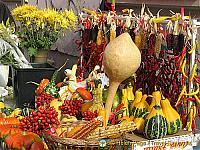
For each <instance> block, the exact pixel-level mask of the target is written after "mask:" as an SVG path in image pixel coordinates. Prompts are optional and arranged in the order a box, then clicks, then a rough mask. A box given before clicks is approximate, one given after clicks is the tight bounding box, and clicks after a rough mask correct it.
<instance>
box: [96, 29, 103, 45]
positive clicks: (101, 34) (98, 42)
mask: <svg viewBox="0 0 200 150" xmlns="http://www.w3.org/2000/svg"><path fill="white" fill-rule="evenodd" d="M102 42H103V31H102V30H101V29H99V31H98V34H97V45H101V44H102Z"/></svg>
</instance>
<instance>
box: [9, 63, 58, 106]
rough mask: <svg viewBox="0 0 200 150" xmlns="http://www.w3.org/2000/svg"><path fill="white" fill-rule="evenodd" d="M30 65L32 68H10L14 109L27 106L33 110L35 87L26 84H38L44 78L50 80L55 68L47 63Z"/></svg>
mask: <svg viewBox="0 0 200 150" xmlns="http://www.w3.org/2000/svg"><path fill="white" fill-rule="evenodd" d="M31 65H32V66H33V68H25V69H21V68H12V85H13V89H14V92H13V94H14V101H15V105H16V107H20V108H23V107H24V105H29V106H30V107H32V108H34V107H35V90H36V88H37V85H34V84H32V83H27V82H30V81H33V82H36V83H40V81H41V80H42V79H44V78H47V79H51V77H52V75H53V73H54V71H55V68H54V67H52V66H50V65H49V64H47V63H45V64H37V63H33V64H31Z"/></svg>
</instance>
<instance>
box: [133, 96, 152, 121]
mask: <svg viewBox="0 0 200 150" xmlns="http://www.w3.org/2000/svg"><path fill="white" fill-rule="evenodd" d="M146 99H147V95H146V94H144V95H143V96H142V100H141V101H140V102H139V103H137V104H135V106H134V107H133V109H132V116H134V117H136V118H139V116H141V115H142V114H143V113H147V112H148V107H149V104H148V103H147V102H146Z"/></svg>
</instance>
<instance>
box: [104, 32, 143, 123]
mask: <svg viewBox="0 0 200 150" xmlns="http://www.w3.org/2000/svg"><path fill="white" fill-rule="evenodd" d="M140 63H141V53H140V51H139V49H138V47H137V46H136V45H135V43H134V42H133V41H132V39H131V36H130V35H129V34H128V33H123V34H121V35H120V36H118V37H117V38H115V39H113V40H112V41H110V42H109V43H108V45H107V46H106V48H105V51H104V57H103V64H104V71H105V73H106V74H107V76H108V78H109V89H108V98H107V100H106V104H105V110H106V122H108V119H109V116H110V112H111V108H112V104H113V98H114V96H115V93H116V91H117V88H118V86H119V84H120V83H121V82H122V81H124V80H125V79H127V78H129V77H130V76H132V75H133V74H134V73H135V72H136V71H137V69H138V68H139V67H140Z"/></svg>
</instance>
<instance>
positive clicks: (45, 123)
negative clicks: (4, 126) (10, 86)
mask: <svg viewBox="0 0 200 150" xmlns="http://www.w3.org/2000/svg"><path fill="white" fill-rule="evenodd" d="M58 123H59V121H58V112H56V110H55V109H54V107H39V108H38V109H37V110H35V111H33V112H32V113H31V115H30V116H27V117H25V118H23V119H22V120H21V122H20V125H19V127H20V128H21V129H23V130H25V131H31V132H35V133H37V134H40V133H41V131H42V130H49V129H50V128H52V127H55V126H56V125H57V124H58Z"/></svg>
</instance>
